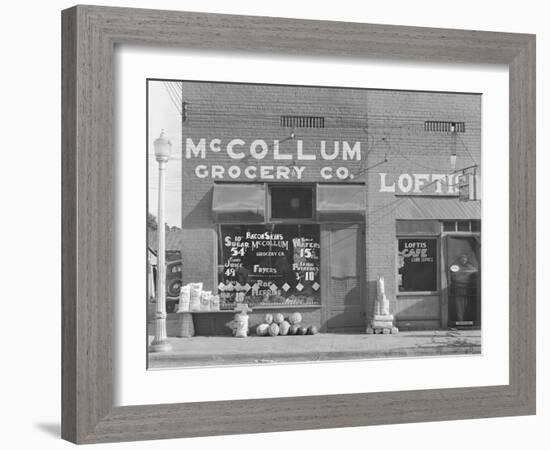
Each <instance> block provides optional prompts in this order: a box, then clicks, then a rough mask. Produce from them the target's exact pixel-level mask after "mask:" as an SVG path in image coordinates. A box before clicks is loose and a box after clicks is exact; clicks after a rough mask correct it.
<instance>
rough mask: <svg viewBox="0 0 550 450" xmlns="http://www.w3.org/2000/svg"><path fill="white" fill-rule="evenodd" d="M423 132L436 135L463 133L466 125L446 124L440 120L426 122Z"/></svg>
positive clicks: (459, 123) (461, 123) (460, 123)
mask: <svg viewBox="0 0 550 450" xmlns="http://www.w3.org/2000/svg"><path fill="white" fill-rule="evenodd" d="M424 131H428V132H437V133H464V132H466V124H465V123H464V122H446V121H440V120H426V121H425V122H424Z"/></svg>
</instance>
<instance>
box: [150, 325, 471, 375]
mask: <svg viewBox="0 0 550 450" xmlns="http://www.w3.org/2000/svg"><path fill="white" fill-rule="evenodd" d="M152 339H153V337H152V336H149V342H151V340H152ZM168 340H169V341H170V343H171V344H172V351H171V352H167V353H149V368H150V369H160V368H169V367H192V366H204V365H235V364H262V363H263V364H273V363H284V362H300V361H302V362H309V361H328V360H349V359H371V358H406V357H418V356H437V355H463V354H470V355H471V354H480V353H481V331H480V330H441V331H406V332H400V333H398V334H389V335H384V334H372V335H367V334H330V333H322V334H316V335H314V336H277V337H258V336H251V337H247V338H235V337H205V336H195V337H192V338H168Z"/></svg>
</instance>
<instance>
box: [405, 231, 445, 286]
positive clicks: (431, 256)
mask: <svg viewBox="0 0 550 450" xmlns="http://www.w3.org/2000/svg"><path fill="white" fill-rule="evenodd" d="M397 259H398V262H397V279H398V286H399V292H427V291H429V292H433V291H436V290H437V239H430V238H426V239H422V238H399V239H398V251H397Z"/></svg>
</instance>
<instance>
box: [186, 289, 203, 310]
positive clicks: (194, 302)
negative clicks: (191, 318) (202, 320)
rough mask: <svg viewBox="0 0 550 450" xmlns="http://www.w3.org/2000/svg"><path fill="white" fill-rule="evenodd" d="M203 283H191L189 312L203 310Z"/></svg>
mask: <svg viewBox="0 0 550 450" xmlns="http://www.w3.org/2000/svg"><path fill="white" fill-rule="evenodd" d="M201 292H202V283H189V311H200V310H201Z"/></svg>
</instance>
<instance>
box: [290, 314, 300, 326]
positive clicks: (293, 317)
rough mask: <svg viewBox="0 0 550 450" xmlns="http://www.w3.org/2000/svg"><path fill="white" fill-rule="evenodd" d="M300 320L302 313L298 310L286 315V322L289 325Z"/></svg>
mask: <svg viewBox="0 0 550 450" xmlns="http://www.w3.org/2000/svg"><path fill="white" fill-rule="evenodd" d="M301 321H302V315H301V314H300V313H299V312H293V313H292V314H291V315H290V316H289V317H288V323H290V325H296V324H298V323H300V322H301Z"/></svg>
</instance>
